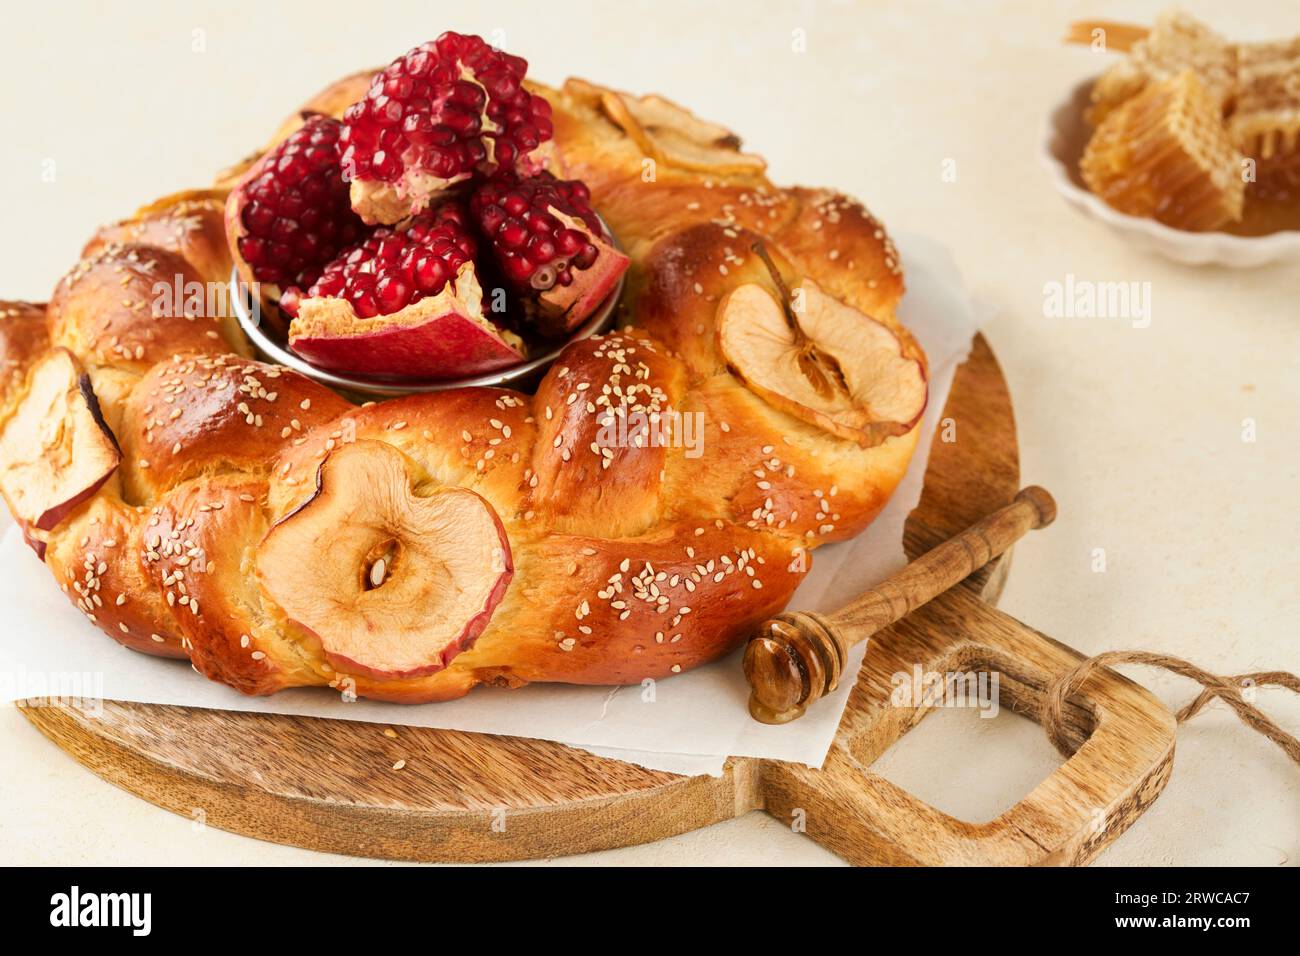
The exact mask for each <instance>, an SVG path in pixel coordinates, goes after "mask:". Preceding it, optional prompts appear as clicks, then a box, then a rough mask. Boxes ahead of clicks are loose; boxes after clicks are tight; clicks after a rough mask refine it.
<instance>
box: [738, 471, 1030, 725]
mask: <svg viewBox="0 0 1300 956" xmlns="http://www.w3.org/2000/svg"><path fill="white" fill-rule="evenodd" d="M1055 517H1056V502H1055V501H1053V500H1052V496H1051V495H1050V494H1048V492H1047V491H1046V490H1045V489H1043V488H1039V487H1038V486H1036V485H1030V486H1029V487H1027V488H1023V489H1021V491H1020V492H1019V493H1018V494H1017V495H1016V497H1015V499H1014V500H1012V502H1011V503H1010V504H1008V505H1006V506H1005V507H1002V508H999V509H998V510H997V511H995V512H993V513H992V514H990V515H987V516H985V517H984V518H981V519H980V520H979V521H977V522H975V524H973V525H971V526H970V527H969V528H967V529H966V530H965V531H963V532H961V533H960V534H958V535H956V536H955V537H952V538H949V539H948V540H947V541H945V542H943V544H940V545H938V546H937V547H935V548H932V549H931V550H929V551H927V552H926V553H925V554H923V555H921V556H920V557H919V558H917V559H916V560H915V561H913V562H912V563H910V564H909V565H908V566H907V567H905V568H903V569H902V570H901V571H899V572H898V573H897V574H895V575H893V576H892V577H890V578H888V579H886V580H885V581H883V582H881V583H880V584H878V585H877V586H876V587H874V588H872V589H871V590H869V591H867V592H865V593H864V594H862V595H861V596H860V597H858V598H856V599H855V600H853V601H852V602H850V603H849V604H847V605H845V606H844V607H842V608H840V609H839V610H838V611H835V612H834V613H832V614H812V613H807V612H802V611H796V612H793V613H785V614H780V615H778V616H777V617H775V618H773V619H772V620H770V621H767V622H765V623H764V624H763V625H762V626H761V627H760V628H759V630H758V633H757V634H755V636H754V637H753V638H751V639H750V642H749V645H748V646H747V647H746V649H745V676H746V678H748V680H749V684H750V689H751V691H752V693H751V695H750V701H749V711H750V714H752V715H753V717H754V718H755V719H756V720H760V721H762V722H764V723H786V722H787V721H790V720H793V719H795V718H796V717H799V716H800V715H801V714H802V713H803V712H804V710H805V709H806V708H807V707H808V705H809V704H811V703H813V702H814V701H816V700H817V699H819V698H820V697H822V696H823V695H824V694H826V693H829V692H830V691H832V690H834V689H835V687H836V686H837V685H838V684H839V678H840V674H841V672H842V671H843V668H844V665H845V661H846V659H847V655H848V649H849V648H850V647H852V646H853V645H855V644H858V643H861V642H862V641H864V640H866V639H867V638H868V637H870V636H871V635H872V634H874V633H876V632H877V631H879V630H880V629H881V628H884V627H888V626H889V625H890V624H893V623H894V622H895V621H898V620H899V619H901V618H903V617H906V616H907V615H908V614H910V613H911V612H912V611H914V610H916V609H917V608H918V607H920V606H921V605H922V604H925V603H926V602H927V601H929V600H931V599H932V598H934V597H937V596H938V595H940V594H942V593H943V592H944V591H946V590H948V589H949V588H950V587H953V586H954V585H956V584H958V583H960V582H961V581H962V580H963V579H965V578H966V577H968V576H970V575H971V574H973V573H974V572H975V571H977V570H979V569H980V568H982V567H983V566H984V565H986V564H988V563H989V562H990V561H992V560H993V559H994V558H996V557H997V556H998V555H1000V554H1002V553H1003V552H1004V551H1006V550H1007V549H1008V548H1010V547H1011V546H1012V545H1013V544H1015V543H1016V541H1018V540H1019V539H1020V538H1022V537H1023V536H1024V535H1025V533H1026V532H1028V531H1032V530H1033V529H1035V528H1042V527H1045V526H1047V525H1049V524H1051V523H1052V520H1053V519H1054V518H1055Z"/></svg>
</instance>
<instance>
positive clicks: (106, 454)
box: [0, 348, 122, 550]
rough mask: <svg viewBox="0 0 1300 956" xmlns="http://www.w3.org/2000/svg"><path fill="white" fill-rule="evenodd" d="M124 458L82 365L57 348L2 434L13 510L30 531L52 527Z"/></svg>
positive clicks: (1, 470) (1, 480)
mask: <svg viewBox="0 0 1300 956" xmlns="http://www.w3.org/2000/svg"><path fill="white" fill-rule="evenodd" d="M121 460H122V453H121V452H120V451H119V450H118V446H117V439H115V438H114V437H113V433H112V431H111V430H110V429H109V427H108V425H107V424H105V422H104V419H103V416H102V415H101V414H100V411H99V402H98V400H97V399H96V398H95V393H94V391H93V390H92V389H91V387H90V379H89V377H88V376H87V375H86V373H85V372H84V371H82V368H81V364H80V363H79V362H78V361H77V359H76V357H75V356H73V354H72V353H71V352H69V351H68V350H67V349H61V348H60V349H53V350H51V351H50V352H48V353H47V354H46V355H45V356H44V357H43V358H42V359H41V360H40V361H39V362H37V363H36V365H35V366H33V368H32V370H31V372H30V373H29V376H28V380H27V390H26V394H25V395H24V396H23V399H22V401H21V402H20V403H19V404H18V407H17V408H16V409H15V411H14V414H13V415H12V416H11V417H10V419H9V421H8V422H6V423H5V426H4V431H3V433H0V462H3V466H2V467H0V492H3V494H4V497H5V500H6V501H7V502H8V503H9V508H10V510H11V511H12V512H13V513H14V516H15V517H17V518H18V519H19V520H20V521H21V522H23V524H24V525H25V530H26V528H36V529H39V530H41V531H48V530H50V529H51V528H53V527H54V526H55V525H57V524H58V523H59V522H60V521H62V520H63V519H64V518H65V517H67V515H68V514H69V513H70V512H71V511H72V509H73V508H75V507H76V506H77V505H79V504H81V503H82V502H83V501H85V500H86V499H88V498H90V497H91V496H92V495H93V494H94V493H95V492H96V491H97V490H98V489H99V487H100V486H101V485H103V483H104V482H105V481H107V480H108V479H109V477H110V476H111V475H112V474H113V472H114V471H116V470H117V466H118V464H119V463H120V462H121ZM38 550H39V549H38Z"/></svg>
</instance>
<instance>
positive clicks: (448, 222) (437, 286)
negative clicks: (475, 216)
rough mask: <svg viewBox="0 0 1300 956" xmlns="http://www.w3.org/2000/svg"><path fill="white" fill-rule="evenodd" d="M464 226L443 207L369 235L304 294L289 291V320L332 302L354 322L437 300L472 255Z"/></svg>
mask: <svg viewBox="0 0 1300 956" xmlns="http://www.w3.org/2000/svg"><path fill="white" fill-rule="evenodd" d="M468 222H469V218H468V216H466V214H465V212H464V210H463V209H461V207H460V206H459V205H457V204H456V203H454V202H452V201H447V202H444V203H442V204H441V205H439V206H437V207H435V208H434V209H431V210H429V211H428V212H426V213H423V214H421V215H419V216H417V217H415V218H414V219H412V220H411V221H410V222H409V223H408V224H407V225H406V226H405V227H404V228H402V229H391V228H388V227H386V226H380V227H378V228H376V229H374V230H373V231H372V232H371V233H370V235H368V236H366V237H365V238H364V239H362V240H361V241H360V242H358V243H356V244H355V245H354V246H351V247H349V248H346V249H343V250H342V251H340V252H339V253H338V255H337V256H336V257H335V258H334V260H333V261H332V262H330V263H328V264H327V265H326V266H325V267H324V268H323V269H322V270H321V274H320V278H319V279H318V280H317V281H316V282H315V283H314V284H313V285H312V286H311V288H310V289H308V290H307V292H306V293H305V294H302V295H301V296H298V295H297V290H294V292H295V300H294V303H293V304H294V311H293V313H292V314H296V313H297V310H298V309H300V308H301V301H305V300H307V299H316V298H324V297H331V298H341V299H345V300H347V301H348V302H349V303H350V304H351V305H352V309H353V311H354V312H356V314H357V316H358V317H360V318H363V319H369V318H373V317H374V316H376V315H392V314H393V313H395V312H400V311H401V310H402V309H404V308H406V307H407V306H409V305H414V304H415V303H416V302H419V301H420V300H421V299H423V298H425V297H427V296H430V295H436V294H437V293H439V292H441V291H442V290H443V288H445V287H446V285H447V284H448V283H449V282H450V281H451V280H452V279H454V278H455V276H456V273H457V271H458V270H459V269H460V268H461V267H462V266H463V265H464V264H465V263H466V262H470V261H472V260H473V258H474V255H475V253H476V252H477V249H476V247H475V243H474V239H473V237H472V236H471V235H470V233H469V230H468ZM281 302H282V303H283V299H282V300H281Z"/></svg>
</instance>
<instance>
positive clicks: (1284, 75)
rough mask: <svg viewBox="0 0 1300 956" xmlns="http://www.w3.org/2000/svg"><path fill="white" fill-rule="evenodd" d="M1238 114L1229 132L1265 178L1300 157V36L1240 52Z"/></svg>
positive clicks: (1241, 48) (1247, 46)
mask: <svg viewBox="0 0 1300 956" xmlns="http://www.w3.org/2000/svg"><path fill="white" fill-rule="evenodd" d="M1237 59H1238V63H1239V68H1238V73H1237V96H1236V109H1235V110H1234V112H1233V114H1232V117H1231V119H1230V120H1229V123H1228V129H1229V132H1230V134H1231V136H1232V140H1233V143H1235V144H1236V147H1237V149H1239V150H1241V151H1242V152H1243V153H1245V154H1246V155H1247V156H1250V157H1252V158H1254V159H1255V160H1256V161H1257V162H1258V163H1259V167H1260V173H1261V174H1264V173H1267V172H1269V171H1270V170H1271V169H1274V168H1285V167H1294V165H1295V161H1296V153H1297V152H1300V37H1297V38H1295V39H1293V40H1284V41H1280V42H1276V43H1243V44H1241V45H1240V46H1239V47H1238V56H1237Z"/></svg>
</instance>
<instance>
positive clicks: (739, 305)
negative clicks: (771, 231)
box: [717, 245, 929, 448]
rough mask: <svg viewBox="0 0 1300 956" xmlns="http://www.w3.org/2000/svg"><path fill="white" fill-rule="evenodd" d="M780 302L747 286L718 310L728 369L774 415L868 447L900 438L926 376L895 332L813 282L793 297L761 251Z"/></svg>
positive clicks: (913, 419) (922, 401) (924, 392)
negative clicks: (785, 415)
mask: <svg viewBox="0 0 1300 956" xmlns="http://www.w3.org/2000/svg"><path fill="white" fill-rule="evenodd" d="M755 251H756V252H757V253H758V254H759V255H760V256H761V257H762V258H763V259H764V261H765V263H766V264H767V266H768V269H769V271H770V272H771V274H772V278H773V281H774V284H775V285H776V286H777V292H778V294H777V295H773V293H772V291H771V290H770V289H768V288H767V287H765V286H763V285H759V284H758V283H753V282H751V283H746V284H745V285H742V286H740V287H738V288H736V289H733V290H732V291H731V292H729V293H728V294H727V295H726V296H725V297H724V298H723V299H722V301H721V302H719V303H718V321H717V338H718V347H719V350H720V351H721V353H722V356H723V359H724V360H725V361H726V363H727V367H728V368H729V369H730V370H731V372H732V374H734V375H735V376H736V377H737V378H739V379H740V380H741V381H743V382H744V383H745V384H746V385H747V386H748V387H749V388H750V390H751V391H753V392H754V393H755V394H757V395H759V396H760V397H762V398H763V399H764V400H765V401H766V402H767V403H768V404H770V405H772V406H773V407H775V408H779V409H780V410H782V411H784V412H787V413H789V414H791V415H794V416H795V417H796V418H800V419H802V420H803V421H806V422H809V423H810V424H812V425H815V426H817V427H818V428H821V429H823V430H825V431H827V432H830V433H831V434H833V435H836V436H838V437H840V438H844V439H847V440H849V441H853V442H857V443H858V444H859V445H861V446H863V447H865V448H870V447H873V446H875V445H879V444H880V443H881V442H883V441H885V440H886V439H888V438H891V437H896V436H899V435H905V434H907V433H908V432H909V431H911V430H912V428H914V427H915V425H916V423H917V422H918V421H919V420H920V418H921V414H922V413H923V412H924V411H925V405H926V400H927V397H928V394H929V388H928V384H927V381H926V371H925V368H924V366H923V365H922V363H921V361H920V360H919V359H918V358H915V357H912V356H911V355H909V354H908V351H907V350H906V349H905V347H904V345H903V342H902V341H901V340H900V339H899V337H898V336H897V335H896V334H895V333H894V331H893V330H892V329H891V328H890V327H889V326H887V325H885V324H884V323H882V322H878V321H876V320H875V319H873V318H871V317H870V316H868V315H865V314H864V313H862V312H859V311H858V310H857V309H854V308H852V307H851V306H848V305H845V304H844V303H843V302H840V301H838V300H837V299H834V298H832V297H831V296H829V295H827V294H826V293H825V292H824V291H823V290H822V288H821V287H820V286H819V285H817V283H816V282H814V281H813V280H811V279H804V280H803V281H802V282H801V283H800V284H799V286H798V287H797V288H796V289H794V290H793V292H791V291H790V290H789V289H787V288H786V285H785V282H784V281H783V280H782V278H781V276H780V273H779V272H778V271H777V269H776V267H775V265H774V264H773V263H772V260H771V259H770V257H769V256H768V255H767V253H766V252H765V251H764V250H763V248H762V246H761V245H756V246H755Z"/></svg>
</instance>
